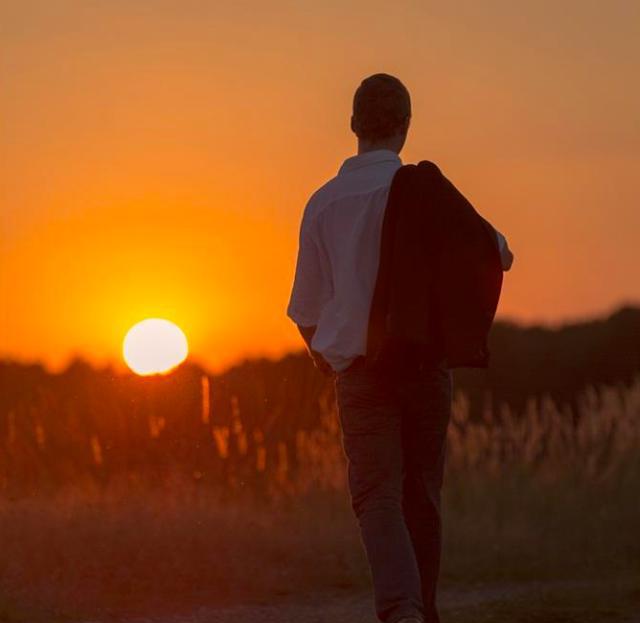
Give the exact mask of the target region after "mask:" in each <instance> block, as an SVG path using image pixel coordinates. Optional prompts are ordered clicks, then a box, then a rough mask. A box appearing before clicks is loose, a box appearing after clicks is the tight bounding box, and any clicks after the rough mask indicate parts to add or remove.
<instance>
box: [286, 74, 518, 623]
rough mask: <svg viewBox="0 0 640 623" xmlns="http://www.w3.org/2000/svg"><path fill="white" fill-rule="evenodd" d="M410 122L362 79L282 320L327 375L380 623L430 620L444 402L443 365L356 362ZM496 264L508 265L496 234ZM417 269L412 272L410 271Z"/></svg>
mask: <svg viewBox="0 0 640 623" xmlns="http://www.w3.org/2000/svg"><path fill="white" fill-rule="evenodd" d="M410 119H411V102H410V96H409V92H408V91H407V89H406V88H405V86H404V85H403V84H402V83H401V82H400V81H399V80H398V79H397V78H394V77H392V76H389V75H386V74H376V75H373V76H370V77H369V78H367V79H365V80H364V81H363V82H362V83H361V85H360V86H359V88H358V89H357V91H356V93H355V96H354V101H353V116H352V118H351V129H352V130H353V132H354V133H355V134H356V136H357V139H358V153H357V155H356V156H353V157H351V158H348V159H347V160H345V162H344V163H343V164H342V166H341V168H340V170H339V171H338V174H337V175H336V177H334V178H333V179H331V180H330V181H329V182H327V183H326V184H325V185H324V186H322V187H321V188H320V189H319V190H318V191H316V192H315V193H314V194H313V196H312V197H311V199H310V200H309V202H308V204H307V206H306V208H305V211H304V215H303V218H302V223H301V227H300V240H299V253H298V260H297V265H296V275H295V281H294V285H293V289H292V293H291V299H290V301H289V306H288V308H287V315H288V316H289V317H290V318H291V319H292V320H293V321H294V322H295V323H296V324H297V325H298V327H299V330H300V333H301V334H302V337H303V339H304V341H305V343H306V345H307V347H308V349H309V352H310V354H311V356H312V358H313V360H314V362H315V364H316V366H317V367H318V368H319V369H320V370H321V371H322V372H324V373H325V374H328V375H333V376H334V378H335V386H336V397H337V403H338V413H339V417H340V423H341V427H342V434H343V446H344V450H345V454H346V456H347V459H348V464H349V490H350V494H351V500H352V506H353V509H354V512H355V515H356V517H357V519H358V523H359V525H360V530H361V535H362V541H363V544H364V547H365V550H366V554H367V558H368V561H369V565H370V568H371V574H372V579H373V586H374V593H375V604H376V612H377V614H378V617H379V619H380V620H381V621H383V622H385V623H399V622H402V623H437V622H438V620H439V619H438V613H437V609H436V602H435V593H436V583H437V578H438V572H439V566H440V547H441V536H440V533H441V528H440V524H441V522H440V489H441V485H442V474H443V466H444V448H445V439H446V432H447V426H448V422H449V414H450V404H451V376H450V372H449V370H448V369H447V368H446V365H445V362H444V361H443V360H441V358H439V357H438V356H432V357H430V356H429V353H428V352H424V350H421V349H417V348H416V349H406V350H405V351H403V353H402V357H401V358H397V357H396V358H395V359H394V360H393V361H388V362H387V365H384V362H382V364H383V365H377V366H370V365H367V363H368V362H367V359H366V354H367V332H368V328H369V315H370V310H371V303H372V298H373V294H374V289H375V287H376V277H377V274H378V266H379V260H380V242H381V234H382V228H383V223H384V215H385V208H386V206H387V200H388V197H389V189H390V187H391V184H392V180H393V178H394V175H395V174H396V172H397V171H398V169H400V167H401V166H402V162H401V160H400V158H399V155H398V154H399V153H400V151H401V150H402V147H403V146H404V143H405V140H406V137H407V132H408V129H409V123H410ZM496 244H498V245H499V251H500V257H501V259H502V266H503V268H504V269H505V270H507V269H508V268H509V267H510V265H511V261H512V259H513V256H512V255H511V252H510V251H509V249H508V246H507V244H506V241H505V239H504V237H502V236H501V235H500V234H497V238H496ZM415 269H416V271H420V267H419V266H416V267H415Z"/></svg>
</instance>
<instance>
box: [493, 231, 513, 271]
mask: <svg viewBox="0 0 640 623" xmlns="http://www.w3.org/2000/svg"><path fill="white" fill-rule="evenodd" d="M494 230H495V232H496V238H497V239H498V249H500V258H501V259H502V268H503V269H505V270H506V269H507V268H509V267H510V266H511V257H510V253H509V251H508V246H507V239H506V238H505V237H504V236H503V235H502V234H501V233H500V232H499V231H498V230H497V229H495V227H494Z"/></svg>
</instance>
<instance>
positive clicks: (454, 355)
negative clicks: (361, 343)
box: [367, 161, 502, 368]
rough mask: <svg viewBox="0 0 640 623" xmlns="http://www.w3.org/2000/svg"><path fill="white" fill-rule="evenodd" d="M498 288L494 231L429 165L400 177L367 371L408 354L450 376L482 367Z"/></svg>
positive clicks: (385, 234) (389, 210)
mask: <svg viewBox="0 0 640 623" xmlns="http://www.w3.org/2000/svg"><path fill="white" fill-rule="evenodd" d="M501 288H502V262H501V258H500V251H499V248H498V240H497V237H496V232H495V230H494V229H493V227H492V226H491V225H490V224H489V223H488V222H487V221H486V220H485V219H484V218H482V217H481V216H480V215H479V214H478V213H477V212H476V210H475V209H474V207H473V206H472V205H471V203H469V201H467V199H466V198H465V197H464V196H463V195H462V194H461V193H460V192H459V191H458V189H457V188H456V187H455V186H454V185H453V184H452V183H451V182H450V181H449V180H448V179H447V178H446V177H445V176H444V175H443V174H442V172H441V171H440V169H439V168H438V167H437V166H436V165H435V164H434V163H432V162H429V161H422V162H420V163H419V164H418V165H405V166H403V167H401V168H400V169H398V171H397V172H396V174H395V176H394V178H393V181H392V184H391V187H390V189H389V196H388V200H387V206H386V210H385V215H384V221H383V226H382V235H381V243H380V261H379V265H378V273H377V277H376V284H375V289H374V294H373V299H372V302H371V309H370V315H369V326H368V335H367V361H368V365H374V364H375V363H376V362H379V361H381V360H384V359H386V358H388V357H390V356H393V353H397V352H400V353H402V352H404V353H406V352H411V353H419V355H420V356H424V357H426V358H428V359H432V360H436V361H442V360H444V361H445V363H446V365H447V366H448V367H450V368H455V367H487V365H488V361H489V350H488V345H487V341H488V334H489V329H490V328H491V324H492V322H493V319H494V316H495V313H496V309H497V306H498V300H499V297H500V291H501Z"/></svg>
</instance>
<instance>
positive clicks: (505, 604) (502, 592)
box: [85, 579, 640, 623]
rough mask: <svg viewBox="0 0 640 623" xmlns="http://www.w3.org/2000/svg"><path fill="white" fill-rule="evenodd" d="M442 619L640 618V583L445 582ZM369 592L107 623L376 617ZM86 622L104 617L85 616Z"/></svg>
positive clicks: (321, 622) (638, 621)
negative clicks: (457, 585) (453, 584)
mask: <svg viewBox="0 0 640 623" xmlns="http://www.w3.org/2000/svg"><path fill="white" fill-rule="evenodd" d="M440 609H441V612H442V620H443V623H471V622H472V621H473V622H474V623H489V622H491V623H507V622H508V623H640V585H637V584H636V583H635V582H631V581H629V582H624V581H620V580H617V581H616V582H615V583H614V582H613V581H607V580H606V579H603V580H602V581H599V582H597V583H595V582H592V583H588V582H539V583H535V582H534V583H532V582H528V583H514V584H500V585H488V586H475V587H473V586H469V587H466V588H445V589H444V590H442V591H441V593H440ZM375 621H376V618H375V616H374V614H373V608H372V600H371V596H370V593H368V592H357V593H347V592H345V593H342V594H340V593H323V594H314V595H306V596H302V595H299V596H295V597H287V598H279V599H276V600H274V601H273V602H270V603H255V604H246V605H239V606H234V607H228V608H220V609H217V608H199V609H195V610H194V611H193V612H190V613H186V614H183V615H173V616H169V617H162V616H157V617H152V618H126V619H122V618H119V619H110V621H109V623H116V622H117V623H375ZM85 623H103V621H86V622H85Z"/></svg>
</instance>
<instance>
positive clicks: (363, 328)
mask: <svg viewBox="0 0 640 623" xmlns="http://www.w3.org/2000/svg"><path fill="white" fill-rule="evenodd" d="M401 166H402V161H401V160H400V158H399V157H398V155H397V154H396V153H395V152H393V151H390V150H387V149H380V150H376V151H369V152H365V153H363V154H360V155H357V156H353V157H351V158H347V160H345V161H344V163H343V165H342V166H341V167H340V170H339V171H338V175H336V177H334V178H333V179H331V180H329V181H328V182H327V183H326V184H325V185H324V186H322V187H321V188H319V189H318V190H317V191H316V192H315V193H314V194H313V195H312V196H311V198H310V199H309V201H308V203H307V205H306V207H305V210H304V214H303V217H302V223H301V226H300V239H299V248H298V260H297V263H296V274H295V280H294V283H293V288H292V291H291V298H290V300H289V305H288V307H287V315H288V316H289V318H291V319H292V320H293V321H294V322H295V323H296V324H297V325H300V326H303V327H311V326H315V327H316V331H315V333H314V335H313V339H312V341H311V347H312V348H313V350H315V351H317V352H319V353H320V354H321V355H322V356H323V357H324V358H325V360H326V361H327V362H328V363H329V364H330V365H331V367H332V368H333V369H334V370H335V371H337V372H339V371H341V370H344V369H345V368H347V367H348V366H349V364H350V363H351V362H352V361H353V360H354V359H355V358H356V357H357V356H358V355H364V354H365V353H366V346H367V330H368V325H369V309H370V307H371V299H372V298H373V290H374V288H375V283H376V278H377V274H378V262H379V255H380V238H381V234H382V222H383V218H384V211H385V208H386V205H387V197H388V194H389V187H390V186H391V181H392V180H393V176H394V174H395V172H396V171H397V170H398V169H399V168H400V167H401ZM498 239H499V241H500V246H501V247H502V246H503V244H504V239H503V238H502V236H501V235H498Z"/></svg>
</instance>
